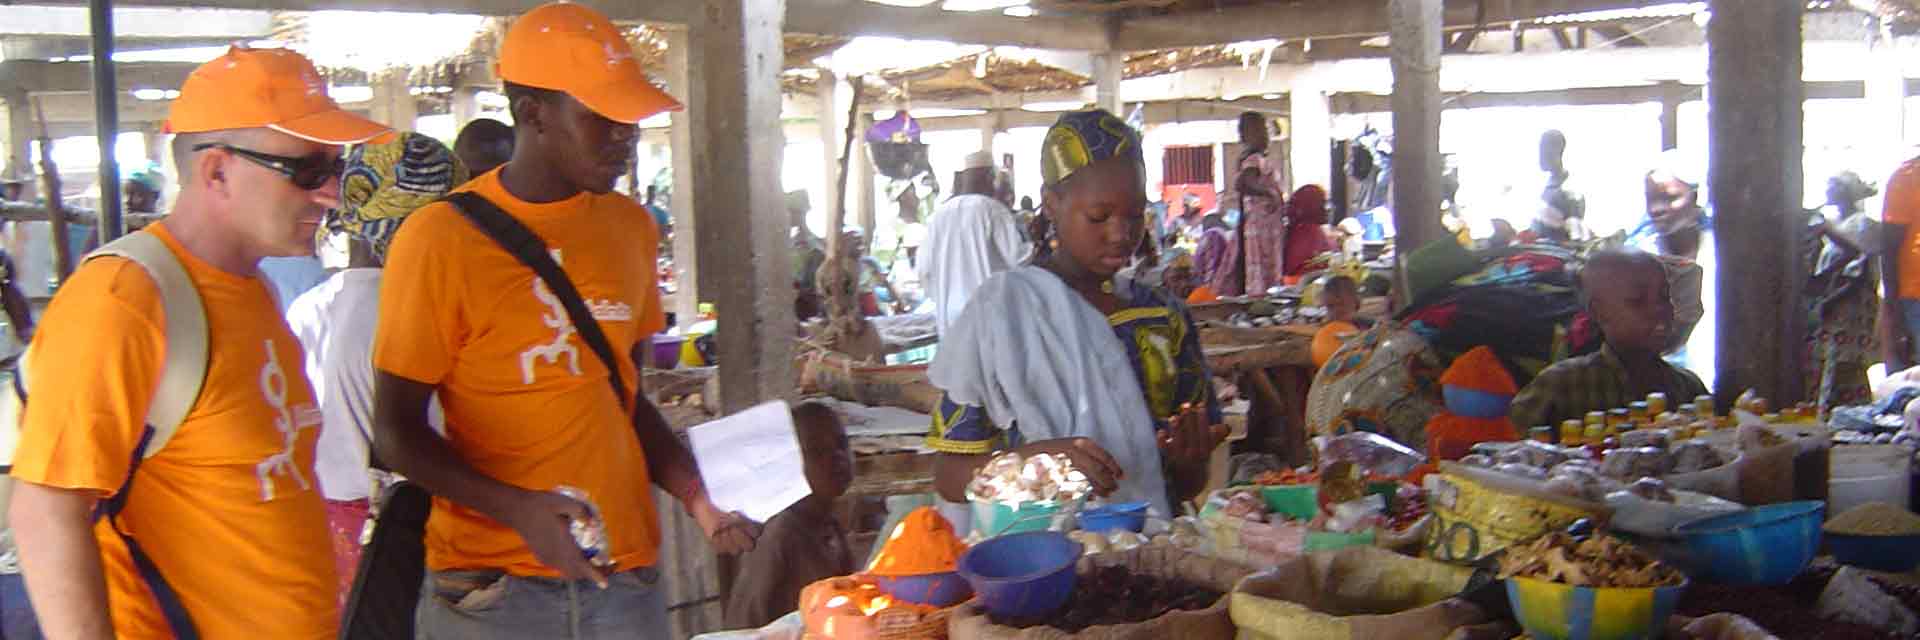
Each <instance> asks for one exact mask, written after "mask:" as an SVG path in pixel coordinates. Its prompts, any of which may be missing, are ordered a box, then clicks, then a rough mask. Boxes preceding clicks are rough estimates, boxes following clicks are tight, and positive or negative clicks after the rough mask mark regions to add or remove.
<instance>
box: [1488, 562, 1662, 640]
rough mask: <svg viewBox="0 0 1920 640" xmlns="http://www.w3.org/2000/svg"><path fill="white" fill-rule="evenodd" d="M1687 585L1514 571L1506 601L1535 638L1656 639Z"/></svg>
mask: <svg viewBox="0 0 1920 640" xmlns="http://www.w3.org/2000/svg"><path fill="white" fill-rule="evenodd" d="M1686 590H1687V585H1686V584H1679V585H1675V586H1671V587H1646V588H1601V587H1576V586H1573V585H1570V584H1562V583H1558V582H1548V581H1546V580H1536V579H1533V578H1518V577H1516V578H1508V579H1507V602H1508V603H1510V604H1512V605H1513V617H1514V618H1515V619H1516V620H1518V621H1519V622H1520V627H1521V628H1523V629H1526V631H1527V635H1528V637H1531V638H1533V640H1655V639H1657V638H1659V637H1661V634H1663V633H1665V632H1666V625H1667V618H1669V617H1671V616H1672V615H1673V610H1674V607H1675V606H1676V605H1678V604H1680V595H1681V594H1682V593H1685V592H1686Z"/></svg>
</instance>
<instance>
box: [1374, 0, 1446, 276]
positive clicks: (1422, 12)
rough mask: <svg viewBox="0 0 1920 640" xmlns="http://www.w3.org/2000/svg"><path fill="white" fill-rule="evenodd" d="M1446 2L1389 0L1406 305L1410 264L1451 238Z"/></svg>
mask: <svg viewBox="0 0 1920 640" xmlns="http://www.w3.org/2000/svg"><path fill="white" fill-rule="evenodd" d="M1441 9H1442V5H1441V0H1387V13H1388V26H1389V27H1391V28H1392V29H1393V34H1392V47H1393V226H1394V230H1395V237H1394V243H1393V245H1394V250H1395V251H1396V252H1398V253H1399V263H1400V268H1399V269H1398V270H1397V271H1398V272H1399V274H1400V276H1399V285H1400V286H1397V287H1395V289H1396V291H1395V295H1396V297H1398V298H1399V299H1400V300H1401V302H1403V303H1404V302H1406V301H1408V300H1409V298H1410V296H1411V295H1412V292H1411V291H1410V290H1409V288H1408V286H1407V278H1406V260H1407V256H1409V255H1410V254H1412V253H1413V251H1414V250H1415V249H1419V248H1420V247H1423V246H1426V245H1427V244H1428V243H1430V242H1433V241H1435V240H1439V239H1442V238H1445V237H1447V230H1446V228H1445V227H1442V226H1441V225H1440V172H1441V165H1440V41H1441V33H1440V31H1441V26H1442V25H1441V15H1442V13H1441Z"/></svg>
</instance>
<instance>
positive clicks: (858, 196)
mask: <svg viewBox="0 0 1920 640" xmlns="http://www.w3.org/2000/svg"><path fill="white" fill-rule="evenodd" d="M872 127H873V116H870V115H867V114H865V113H861V114H860V125H859V126H857V127H854V128H853V134H854V135H855V136H857V137H856V138H855V139H854V141H853V161H852V162H850V163H848V166H847V171H848V172H849V174H850V175H848V176H847V194H848V196H849V197H851V198H853V202H851V203H848V204H849V205H850V206H852V207H853V218H854V220H857V221H858V222H855V224H858V225H860V230H861V231H865V232H866V234H867V237H869V238H871V237H873V230H874V228H875V227H877V226H879V223H880V221H879V219H878V218H877V217H876V216H875V215H874V212H873V189H874V184H873V182H874V177H873V176H874V173H873V156H871V155H869V151H868V149H867V142H866V139H865V136H866V131H867V129H870V128H872Z"/></svg>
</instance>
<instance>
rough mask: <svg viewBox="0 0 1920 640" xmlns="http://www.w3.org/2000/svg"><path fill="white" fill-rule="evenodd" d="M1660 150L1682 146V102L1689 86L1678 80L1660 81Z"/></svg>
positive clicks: (1669, 149) (1670, 149)
mask: <svg viewBox="0 0 1920 640" xmlns="http://www.w3.org/2000/svg"><path fill="white" fill-rule="evenodd" d="M1660 89H1661V91H1660V150H1661V151H1672V150H1674V149H1678V148H1680V103H1681V102H1685V101H1686V92H1687V88H1686V86H1685V85H1682V84H1680V83H1678V82H1663V83H1660Z"/></svg>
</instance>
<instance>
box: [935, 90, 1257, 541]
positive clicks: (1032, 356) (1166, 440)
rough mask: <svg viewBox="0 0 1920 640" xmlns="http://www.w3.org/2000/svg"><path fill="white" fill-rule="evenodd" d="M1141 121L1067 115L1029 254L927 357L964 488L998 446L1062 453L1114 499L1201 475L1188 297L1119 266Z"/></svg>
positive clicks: (1175, 493) (1181, 486)
mask: <svg viewBox="0 0 1920 640" xmlns="http://www.w3.org/2000/svg"><path fill="white" fill-rule="evenodd" d="M1143 167H1144V165H1143V163H1142V158H1141V146H1140V136H1139V133H1138V132H1136V131H1134V130H1133V128H1131V127H1129V126H1128V125H1127V124H1126V123H1125V122H1123V121H1121V120H1120V119H1119V118H1116V117H1114V116H1113V114H1111V113H1108V112H1106V111H1081V112H1075V113H1069V114H1066V115H1063V116H1061V117H1060V120H1059V121H1058V122H1056V123H1055V124H1054V125H1053V127H1052V128H1051V129H1049V130H1048V131H1047V137H1046V141H1045V143H1044V145H1043V147H1042V149H1041V168H1042V173H1043V178H1044V184H1045V188H1044V190H1043V191H1042V205H1041V218H1040V219H1041V220H1042V222H1040V223H1039V224H1037V225H1036V231H1037V232H1038V234H1037V235H1038V237H1036V238H1035V241H1036V242H1035V246H1036V250H1035V255H1034V256H1033V258H1032V260H1031V262H1030V263H1029V264H1027V265H1026V266H1023V267H1020V268H1018V269H1014V270H1012V271H1008V272H1004V273H1001V274H999V275H996V276H994V278H993V279H991V280H988V281H987V283H986V284H985V285H982V287H981V288H980V290H979V292H978V293H976V294H974V297H973V299H972V300H971V301H969V302H968V304H967V309H966V311H964V312H962V314H961V316H960V318H959V320H958V321H956V323H955V324H954V327H953V330H952V332H951V333H950V334H949V335H948V336H946V337H943V338H942V340H941V346H940V354H939V355H938V356H937V357H936V358H935V359H934V362H933V365H932V366H931V368H930V369H929V371H928V377H929V378H930V379H931V380H932V382H933V384H934V385H935V386H937V387H939V388H940V389H941V391H942V392H943V396H942V398H941V400H940V405H939V408H938V410H937V412H936V414H935V415H934V419H933V426H932V429H931V433H930V434H928V437H927V441H928V444H929V445H930V446H932V447H933V448H934V449H936V450H938V451H940V452H941V455H940V456H939V457H938V459H937V461H936V463H935V485H936V487H937V489H938V490H939V492H940V494H941V496H942V497H944V498H946V499H947V500H949V501H952V502H956V503H964V502H965V501H966V500H967V498H966V485H967V482H968V481H969V480H970V479H971V478H972V476H973V474H974V472H975V471H976V470H977V469H979V467H980V466H981V465H982V464H985V463H986V461H987V459H988V457H989V455H990V454H993V453H995V452H999V451H1006V450H1016V451H1019V452H1020V453H1022V454H1025V455H1032V454H1038V453H1053V454H1063V455H1066V456H1067V457H1069V458H1071V459H1072V460H1073V462H1074V464H1075V466H1076V467H1077V468H1078V469H1079V470H1081V471H1082V472H1084V473H1085V474H1086V475H1087V476H1088V478H1089V479H1090V480H1092V482H1093V483H1094V485H1095V487H1096V490H1097V492H1099V493H1110V494H1111V497H1112V498H1113V499H1115V500H1121V501H1136V500H1137V501H1147V502H1149V503H1151V504H1152V505H1153V508H1154V510H1155V511H1158V512H1159V513H1161V514H1168V515H1175V514H1174V512H1173V510H1172V508H1173V505H1174V504H1176V503H1179V502H1185V501H1187V500H1189V499H1191V498H1192V497H1193V496H1194V495H1196V494H1197V493H1198V492H1199V491H1200V489H1201V488H1202V487H1203V486H1204V485H1205V482H1206V476H1207V473H1206V472H1207V461H1208V459H1209V457H1210V455H1211V453H1212V451H1213V449H1214V447H1216V446H1217V445H1218V444H1219V442H1220V438H1219V436H1218V435H1216V434H1217V433H1218V430H1217V429H1215V427H1214V425H1218V424H1220V422H1221V418H1220V408H1219V403H1218V401H1217V400H1216V399H1215V397H1214V394H1213V386H1212V382H1211V377H1210V375H1209V374H1208V372H1207V366H1206V362H1205V360H1204V359H1203V358H1202V355H1201V352H1200V340H1199V333H1198V329H1197V328H1196V327H1195V325H1194V323H1193V320H1192V318H1191V317H1189V316H1188V314H1187V312H1186V310H1185V308H1184V307H1183V306H1181V305H1179V304H1178V303H1175V302H1171V301H1169V300H1168V299H1167V298H1166V297H1165V296H1164V295H1163V294H1162V293H1160V292H1157V291H1155V290H1153V289H1151V288H1148V287H1145V286H1143V285H1140V284H1139V283H1136V282H1133V281H1130V280H1126V279H1123V278H1116V277H1115V276H1116V274H1117V273H1118V272H1119V271H1120V270H1121V268H1123V267H1126V266H1127V265H1128V264H1129V262H1130V260H1131V259H1132V256H1133V253H1134V250H1135V249H1136V248H1137V247H1138V246H1139V244H1140V239H1141V237H1142V234H1143V233H1144V231H1145V229H1144V226H1145V224H1146V219H1145V216H1144V214H1143V211H1145V207H1146V203H1147V200H1146V194H1145V189H1144V177H1143V172H1144V168H1143Z"/></svg>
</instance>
